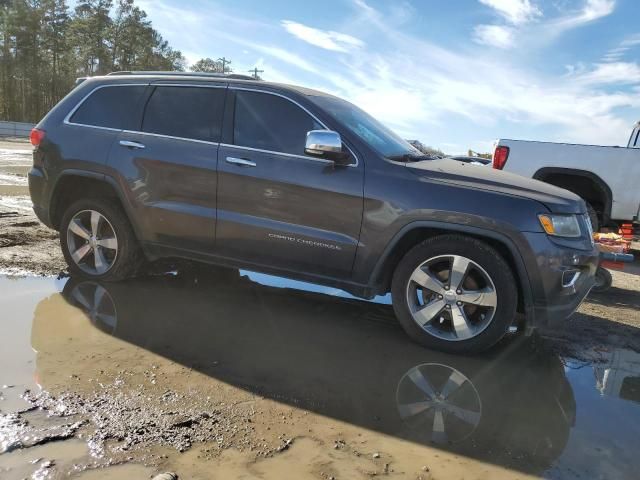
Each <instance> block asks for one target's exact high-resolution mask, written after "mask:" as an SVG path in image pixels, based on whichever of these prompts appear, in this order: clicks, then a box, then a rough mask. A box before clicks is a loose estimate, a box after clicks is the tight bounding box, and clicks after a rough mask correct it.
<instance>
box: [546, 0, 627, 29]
mask: <svg viewBox="0 0 640 480" xmlns="http://www.w3.org/2000/svg"><path fill="white" fill-rule="evenodd" d="M615 7H616V0H585V2H584V4H583V6H582V8H581V9H579V10H577V11H575V12H570V13H568V14H565V15H563V16H561V17H560V18H558V19H556V20H555V21H552V22H550V23H549V29H548V32H549V33H550V34H560V33H562V32H564V31H565V30H569V29H572V28H576V27H580V26H582V25H585V24H587V23H590V22H593V21H595V20H598V19H600V18H603V17H606V16H608V15H611V14H612V13H613V11H614V9H615Z"/></svg>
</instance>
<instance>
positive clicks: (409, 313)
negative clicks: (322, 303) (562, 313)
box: [391, 235, 518, 353]
mask: <svg viewBox="0 0 640 480" xmlns="http://www.w3.org/2000/svg"><path fill="white" fill-rule="evenodd" d="M391 293H392V298H393V308H394V311H395V313H396V316H397V317H398V320H399V321H400V324H401V325H402V327H403V328H404V330H405V331H406V332H407V333H408V334H409V336H410V337H411V338H412V339H414V340H415V341H416V342H418V343H420V344H422V345H424V346H425V347H428V348H432V349H436V350H441V351H445V352H451V353H477V352H481V351H483V350H486V349H488V348H490V347H492V346H493V345H494V344H496V343H497V342H498V341H500V339H501V338H502V337H503V336H504V335H505V334H506V333H507V331H508V328H509V326H510V325H511V324H512V323H513V319H514V317H515V314H516V307H517V304H518V291H517V288H516V281H515V278H514V276H513V272H512V271H511V267H510V266H509V265H508V264H507V262H506V261H505V260H504V258H503V257H502V256H501V255H500V254H499V253H498V252H497V251H496V250H495V249H493V248H492V247H490V246H489V245H487V244H486V243H484V242H482V241H480V240H477V239H475V238H472V237H466V236H464V235H442V236H437V237H432V238H429V239H427V240H425V241H423V242H422V243H420V244H418V245H416V246H415V247H413V248H412V249H411V250H409V251H408V252H407V253H406V255H405V256H404V257H403V258H402V259H401V260H400V262H399V263H398V265H397V267H396V269H395V272H394V274H393V279H392V282H391Z"/></svg>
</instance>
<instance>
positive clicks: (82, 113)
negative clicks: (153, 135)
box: [69, 85, 146, 130]
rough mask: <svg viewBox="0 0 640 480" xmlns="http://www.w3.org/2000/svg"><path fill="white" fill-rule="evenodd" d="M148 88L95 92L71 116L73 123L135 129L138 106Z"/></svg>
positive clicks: (138, 87) (141, 86)
mask: <svg viewBox="0 0 640 480" xmlns="http://www.w3.org/2000/svg"><path fill="white" fill-rule="evenodd" d="M145 88H146V86H144V85H125V86H109V87H102V88H99V89H97V90H96V91H94V92H93V93H92V94H91V95H90V96H89V98H87V99H86V100H85V101H84V102H82V104H81V105H80V107H79V108H78V110H76V112H75V113H74V114H73V115H72V116H71V119H70V120H69V121H70V122H71V123H80V124H82V125H92V126H95V127H108V128H117V129H119V130H128V129H134V128H135V122H136V119H139V116H138V113H137V112H138V104H139V101H140V99H141V98H142V94H143V93H144V90H145Z"/></svg>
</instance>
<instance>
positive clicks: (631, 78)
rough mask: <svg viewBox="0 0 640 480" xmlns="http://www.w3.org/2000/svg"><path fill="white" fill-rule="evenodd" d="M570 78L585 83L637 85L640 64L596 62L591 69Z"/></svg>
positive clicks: (639, 78)
mask: <svg viewBox="0 0 640 480" xmlns="http://www.w3.org/2000/svg"><path fill="white" fill-rule="evenodd" d="M572 80H574V81H577V82H580V83H582V84H585V85H614V84H616V85H638V84H640V65H638V64H637V63H630V62H610V63H598V64H596V65H595V66H594V68H593V70H591V71H587V72H582V73H580V74H579V75H577V76H574V77H573V78H572Z"/></svg>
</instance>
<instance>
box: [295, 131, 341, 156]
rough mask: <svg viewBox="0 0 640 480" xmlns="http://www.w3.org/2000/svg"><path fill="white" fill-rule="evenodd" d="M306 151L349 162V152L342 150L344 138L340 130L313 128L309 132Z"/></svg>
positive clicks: (310, 153)
mask: <svg viewBox="0 0 640 480" xmlns="http://www.w3.org/2000/svg"><path fill="white" fill-rule="evenodd" d="M304 151H305V153H307V154H309V155H314V156H317V157H322V158H326V159H327V160H333V161H334V162H336V163H340V164H346V163H348V162H349V154H348V153H346V152H344V151H343V150H342V139H341V138H340V134H339V133H338V132H333V131H331V130H311V131H310V132H307V141H306V143H305V146H304Z"/></svg>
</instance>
